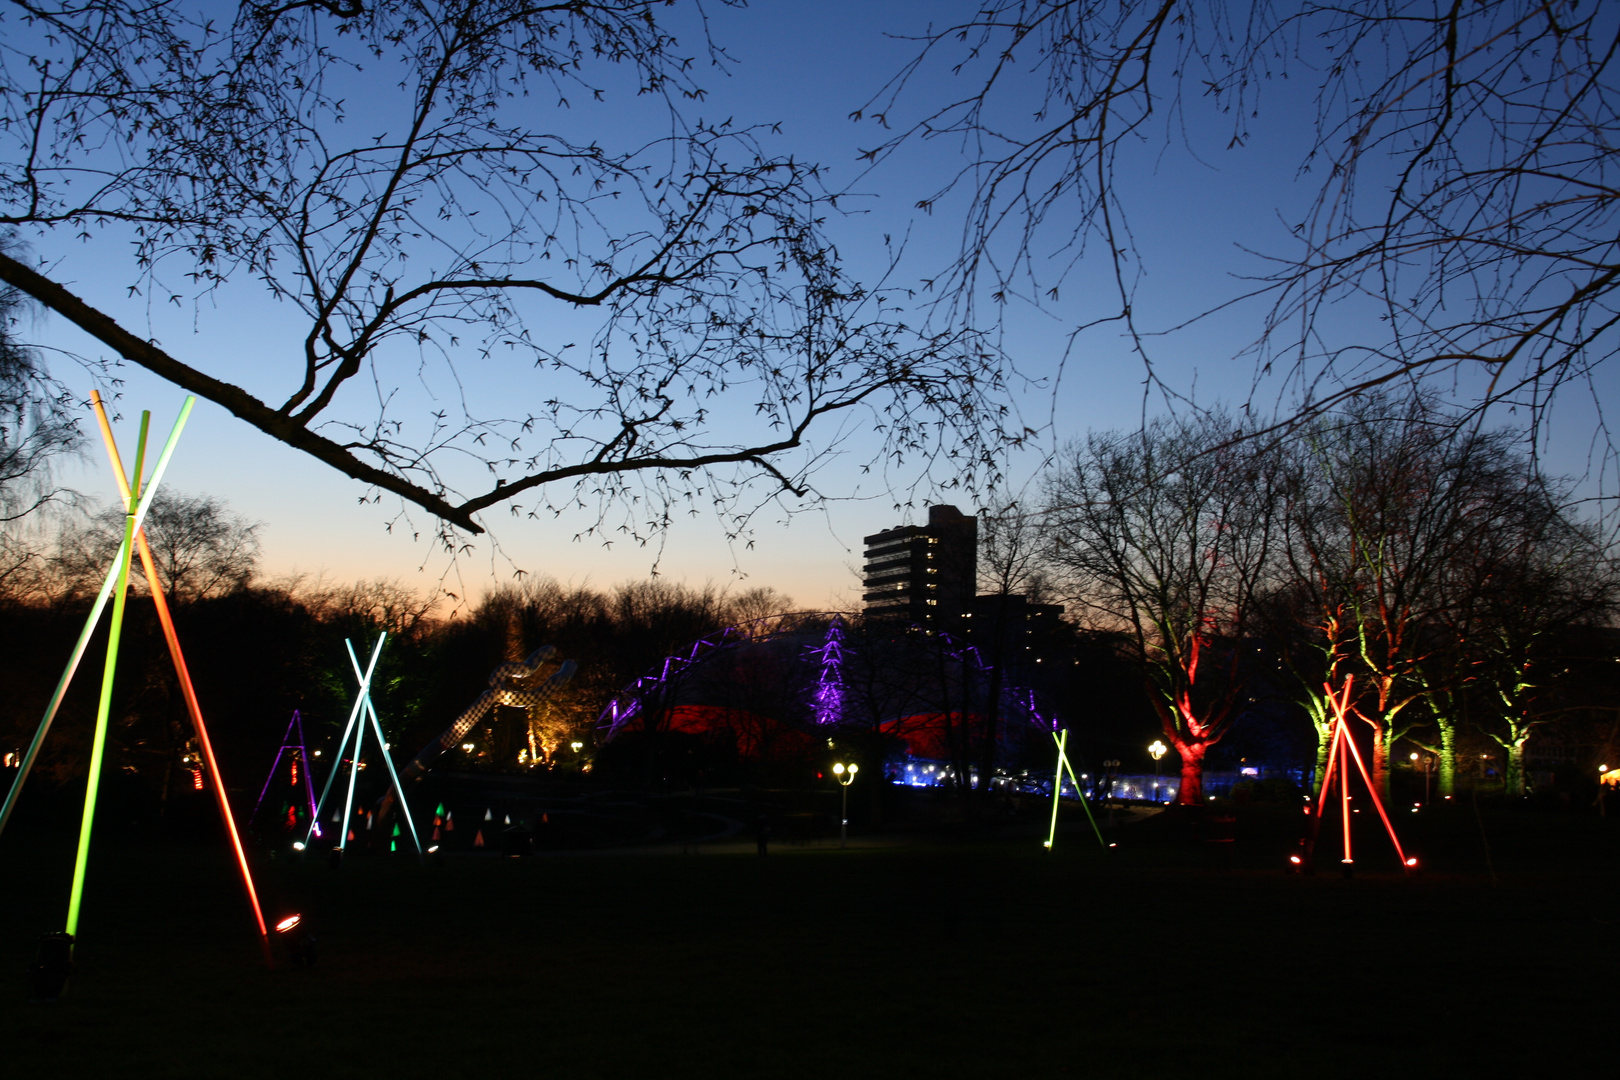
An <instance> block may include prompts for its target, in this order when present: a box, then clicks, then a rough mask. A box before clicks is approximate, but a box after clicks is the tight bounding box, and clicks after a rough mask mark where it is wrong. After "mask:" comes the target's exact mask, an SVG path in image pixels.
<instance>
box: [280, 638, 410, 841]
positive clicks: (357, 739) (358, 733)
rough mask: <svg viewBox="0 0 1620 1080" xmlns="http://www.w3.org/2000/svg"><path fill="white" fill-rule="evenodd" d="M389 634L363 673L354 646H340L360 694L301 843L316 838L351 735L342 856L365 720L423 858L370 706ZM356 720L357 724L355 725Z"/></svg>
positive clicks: (379, 640)
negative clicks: (316, 831)
mask: <svg viewBox="0 0 1620 1080" xmlns="http://www.w3.org/2000/svg"><path fill="white" fill-rule="evenodd" d="M386 640H388V635H387V634H386V633H385V634H380V635H378V637H377V646H376V648H374V649H372V650H371V662H370V663H369V664H367V665H366V669H365V671H363V672H362V671H361V670H360V660H359V658H358V657H356V656H355V654H354V643H353V642H351V641H349V640H348V639H347V638H345V639H344V641H343V644H344V646H345V647H346V648H347V649H348V650H349V663H350V664H351V665H352V666H353V667H354V677H355V678H356V679H358V680H359V681H360V691H359V693H358V694H356V695H355V699H354V708H352V709H350V710H349V722H348V723H347V724H346V725H344V728H343V738H342V739H340V740H338V748H337V754H336V755H335V756H334V757H333V758H332V771H331V772H330V773H328V774H327V777H326V786H325V787H324V788H322V789H321V799H320V802H318V803H316V805H315V812H314V813H313V814H311V815H310V818H309V832H307V833H306V834H305V835H304V844H305V845H306V846H307V845H308V844H309V841H310V837H312V836H314V835H315V830H316V828H318V827H319V824H320V816H321V810H322V809H323V808H324V807H325V806H326V797H327V796H328V795H329V794H331V792H332V781H333V780H336V779H337V774H338V773H339V772H340V771H341V770H342V765H343V749H344V747H346V746H347V745H348V744H349V735H350V734H351V733H352V734H353V735H354V750H353V753H352V755H351V756H350V758H349V797H348V798H347V799H346V800H345V801H344V803H343V827H342V830H341V831H340V832H339V833H338V838H337V847H336V848H335V849H334V850H336V851H337V852H339V854H340V857H341V853H342V852H344V851H347V850H348V843H349V814H350V813H351V812H352V811H353V810H354V784H355V780H356V779H358V778H359V775H360V750H361V747H362V745H363V744H364V742H365V738H366V717H370V719H371V728H372V731H374V732H375V733H376V736H377V747H378V749H379V750H380V751H381V753H382V759H383V764H384V765H386V766H387V767H388V780H389V783H390V784H392V785H393V791H394V794H395V795H397V796H398V797H399V806H400V809H401V810H402V811H403V812H404V814H405V825H406V827H407V828H408V829H409V830H410V833H411V843H413V844H415V845H416V856H417V858H419V859H420V858H422V841H421V839H420V838H418V837H417V835H416V825H415V823H414V822H412V821H411V808H410V806H409V804H407V803H406V801H405V792H404V791H403V790H401V788H400V786H399V774H398V773H397V772H395V771H394V759H393V758H392V757H391V756H389V753H388V750H389V747H388V742H387V740H386V739H384V738H383V732H382V722H381V721H379V720H378V719H377V708H376V706H375V705H373V704H372V703H371V677H372V675H373V674H374V673H375V672H376V670H377V658H378V657H379V656H381V655H382V647H383V642H384V641H386ZM356 720H358V721H359V723H356Z"/></svg>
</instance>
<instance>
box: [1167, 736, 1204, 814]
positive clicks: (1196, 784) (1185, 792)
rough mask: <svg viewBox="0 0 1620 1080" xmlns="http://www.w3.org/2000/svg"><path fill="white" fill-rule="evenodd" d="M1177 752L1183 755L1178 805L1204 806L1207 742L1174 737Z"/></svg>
mask: <svg viewBox="0 0 1620 1080" xmlns="http://www.w3.org/2000/svg"><path fill="white" fill-rule="evenodd" d="M1172 741H1174V742H1175V745H1176V753H1178V754H1180V755H1181V790H1180V791H1178V792H1176V805H1177V806H1202V805H1203V804H1204V752H1205V751H1206V750H1208V749H1209V745H1208V744H1207V743H1195V742H1187V741H1185V740H1183V739H1179V738H1177V739H1173V740H1172Z"/></svg>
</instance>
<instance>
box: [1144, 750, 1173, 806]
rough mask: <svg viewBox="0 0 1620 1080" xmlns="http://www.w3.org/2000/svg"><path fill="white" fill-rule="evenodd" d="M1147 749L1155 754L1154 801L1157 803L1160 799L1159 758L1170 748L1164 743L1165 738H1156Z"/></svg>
mask: <svg viewBox="0 0 1620 1080" xmlns="http://www.w3.org/2000/svg"><path fill="white" fill-rule="evenodd" d="M1147 750H1148V753H1150V754H1152V755H1153V801H1154V802H1155V803H1157V802H1158V801H1159V759H1160V758H1162V757H1164V755H1165V754H1167V753H1169V752H1170V748H1169V747H1168V746H1166V745H1164V740H1163V739H1154V740H1153V744H1152V745H1151V746H1149V747H1148V748H1147Z"/></svg>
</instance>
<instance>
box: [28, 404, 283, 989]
mask: <svg viewBox="0 0 1620 1080" xmlns="http://www.w3.org/2000/svg"><path fill="white" fill-rule="evenodd" d="M196 400H197V399H196V398H194V397H187V398H186V400H185V403H184V404H183V405H182V406H181V408H180V415H179V416H178V417H177V418H176V420H175V422H174V427H173V429H172V430H171V431H170V432H169V439H168V442H167V443H165V444H164V447H163V452H162V453H161V454H160V455H159V457H158V461H157V465H156V467H155V468H154V469H153V470H152V475H151V477H150V478H149V479H147V481H146V483H145V485H144V486H143V485H142V483H141V481H142V473H143V471H144V468H145V461H146V435H147V428H148V425H149V424H150V421H151V413H148V412H143V413H142V414H141V423H140V434H139V436H138V439H137V442H136V447H135V471H134V474H133V476H128V475H126V474H125V472H124V465H123V459H122V457H121V456H120V455H119V453H118V444H117V441H116V440H115V439H114V438H113V433H112V425H111V424H110V423H109V422H108V419H107V410H106V407H105V406H104V405H103V403H102V401H101V395H100V394H99V393H98V392H96V391H91V394H90V403H91V406H92V407H93V408H94V409H95V413H96V422H97V424H98V426H99V428H100V431H101V438H102V442H103V443H104V444H105V446H106V450H107V457H108V460H109V462H110V463H111V465H112V471H113V477H114V479H115V480H116V481H117V485H118V491H119V494H120V496H121V497H122V499H123V503H124V537H123V542H122V543H121V544H120V545H119V548H118V555H117V556H116V557H115V558H114V560H113V565H112V566H110V567H108V569H107V577H106V580H105V581H104V582H103V584H102V586H101V592H100V593H99V594H98V595H97V597H96V601H95V603H94V604H93V605H92V606H91V609H90V615H89V617H88V618H87V619H86V620H85V624H84V629H83V631H82V632H81V633H80V635H79V640H78V642H77V643H76V644H75V645H74V648H73V653H72V655H71V656H70V657H69V659H68V663H67V668H66V670H64V671H63V673H62V678H61V680H60V681H59V682H58V683H57V686H56V692H55V693H54V694H53V695H52V696H51V700H50V704H49V705H47V706H46V710H45V716H44V718H43V719H42V720H41V721H40V725H39V729H38V731H37V732H36V733H35V735H34V740H33V742H32V743H31V744H30V745H29V747H28V752H27V753H26V754H25V755H24V756H23V760H22V762H21V766H20V768H19V769H18V770H17V776H16V778H15V779H14V780H13V781H12V785H11V790H10V792H9V793H8V794H7V796H6V801H5V804H4V806H3V807H0V830H3V829H4V828H5V825H6V822H7V821H9V820H10V818H11V812H12V810H13V809H15V808H16V805H17V799H18V797H19V795H20V794H21V792H22V786H23V782H24V781H25V780H27V778H28V773H29V770H30V769H32V768H33V765H34V761H35V759H36V758H37V757H38V756H39V749H40V747H41V745H43V744H44V742H45V736H46V734H47V733H48V732H49V731H50V728H51V722H52V721H53V720H55V719H56V714H57V711H58V710H59V709H60V708H61V705H62V699H63V697H64V696H65V695H66V693H67V690H68V686H69V684H70V683H71V682H72V681H73V675H74V673H75V672H76V671H77V670H78V666H79V662H80V660H82V659H83V658H84V653H85V650H86V648H87V647H88V646H89V644H90V637H91V635H92V634H93V633H94V631H95V628H96V625H97V623H99V622H100V620H101V613H102V612H103V611H104V610H105V609H106V606H107V601H108V599H109V598H110V599H112V601H113V615H112V623H111V625H110V627H109V630H108V636H107V658H106V662H105V664H104V666H103V669H102V678H101V696H100V698H99V699H98V701H97V706H96V727H95V734H94V736H93V741H92V743H91V748H90V775H89V778H88V780H87V781H86V784H85V796H84V813H83V816H82V817H81V819H80V822H79V846H78V851H77V854H76V855H75V857H74V863H73V886H72V891H71V893H70V894H69V898H68V918H67V932H66V947H67V949H68V951H69V955H71V949H72V947H73V943H74V941H75V939H76V937H77V934H78V928H79V912H80V908H81V902H82V900H83V896H84V883H85V876H86V871H87V868H88V862H89V852H90V837H91V834H92V831H93V828H94V823H95V813H96V795H97V791H98V789H99V787H100V781H101V770H102V765H103V762H104V759H105V756H106V743H107V728H108V724H109V719H110V714H111V710H112V691H113V683H114V677H115V674H116V671H117V665H118V646H119V640H120V636H121V633H122V630H123V623H124V611H125V608H126V606H127V601H128V593H129V575H130V566H131V563H132V562H133V559H134V556H135V554H136V553H139V555H140V557H141V567H142V570H143V571H144V572H145V574H146V581H147V585H148V587H149V588H150V590H151V593H152V603H153V605H154V606H155V607H156V609H157V616H158V622H159V623H160V624H161V625H162V627H163V636H164V639H165V640H166V642H167V643H168V647H169V657H170V659H171V660H172V661H173V662H174V670H175V675H176V676H177V678H178V679H179V682H180V690H181V693H182V695H183V696H184V698H185V702H186V711H187V712H188V713H190V715H191V722H192V725H193V727H194V728H195V729H196V732H197V740H198V743H199V748H200V750H201V756H202V761H203V763H204V764H205V766H206V768H207V770H208V771H209V772H210V773H212V774H213V777H214V784H213V788H214V798H215V800H216V801H217V802H218V804H219V812H220V817H221V819H222V820H223V821H224V824H225V831H226V834H227V836H228V837H229V838H230V842H231V847H232V849H233V850H234V852H235V855H236V861H237V865H238V867H239V868H240V870H241V873H242V884H243V886H244V887H245V888H246V891H247V895H248V902H249V904H250V905H251V906H252V908H253V916H254V919H255V920H256V921H257V923H258V928H259V940H260V944H261V947H262V948H263V951H264V956H265V962H266V963H269V962H270V947H269V935H268V931H267V929H266V927H265V922H264V912H263V911H262V909H261V908H260V906H259V897H258V892H257V890H256V889H255V888H254V885H253V875H252V872H251V871H250V870H249V869H248V864H247V856H246V855H245V854H244V852H243V850H242V840H241V837H240V835H239V834H238V833H237V829H236V819H235V817H234V816H233V815H232V813H231V806H230V801H229V799H228V798H227V796H226V793H225V783H224V780H223V778H222V777H221V775H220V772H219V763H218V762H217V761H216V760H215V758H214V748H213V744H212V742H211V741H210V740H209V738H208V726H207V724H205V723H204V722H203V715H202V708H201V706H200V705H199V704H198V702H197V693H196V690H195V689H194V688H193V686H192V683H191V673H190V670H189V669H188V668H187V666H186V658H185V654H184V653H183V652H182V651H181V648H180V638H179V635H178V634H176V632H175V629H174V619H173V617H172V615H171V614H170V612H169V605H168V601H167V600H166V599H165V597H164V595H163V587H162V583H161V582H160V581H159V579H158V575H157V567H156V563H155V561H154V560H153V558H152V550H151V548H150V546H149V545H148V544H147V542H146V534H145V532H144V530H143V529H142V522H143V520H144V519H145V517H146V513H147V511H148V510H149V509H150V508H151V504H152V499H153V496H155V495H156V494H157V489H158V484H159V482H160V481H161V480H162V478H163V473H164V472H165V471H166V470H167V469H168V465H169V460H170V458H171V457H172V456H173V454H174V449H175V446H176V444H177V443H178V442H179V439H180V432H181V430H182V429H183V428H184V427H185V423H186V420H187V418H188V417H189V416H190V415H191V410H192V407H193V406H194V405H195V404H196ZM65 978H66V976H65V973H64V975H63V979H64V980H65ZM58 989H59V988H58Z"/></svg>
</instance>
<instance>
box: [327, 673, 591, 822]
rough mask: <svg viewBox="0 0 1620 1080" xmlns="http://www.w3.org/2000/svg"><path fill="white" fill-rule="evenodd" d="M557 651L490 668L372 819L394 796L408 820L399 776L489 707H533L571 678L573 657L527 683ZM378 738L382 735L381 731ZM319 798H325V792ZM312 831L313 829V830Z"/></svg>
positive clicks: (430, 758) (381, 817)
mask: <svg viewBox="0 0 1620 1080" xmlns="http://www.w3.org/2000/svg"><path fill="white" fill-rule="evenodd" d="M556 653H557V648H556V646H554V645H542V646H540V648H538V649H536V650H535V651H534V652H532V653H530V654H529V658H528V659H527V660H521V661H518V660H514V661H509V662H507V663H505V664H502V665H500V666H499V667H497V668H496V669H495V670H494V671H492V672H490V673H489V689H487V690H485V691H484V692H483V693H482V694H480V695H478V698H477V700H476V701H474V702H473V703H472V704H471V705H469V706H467V708H466V709H464V710H463V711H462V713H461V715H460V716H458V717H456V719H455V721H454V722H452V723H451V725H450V726H449V727H447V728H445V729H444V733H443V734H442V735H440V736H439V737H438V738H437V739H434V740H433V741H432V742H430V743H428V744H427V745H426V746H425V747H423V748H422V751H421V753H419V754H417V755H416V756H415V757H414V758H412V759H411V760H410V761H409V762H408V763H406V765H405V768H404V769H402V770H400V773H399V776H397V777H395V778H394V785H393V787H392V788H390V789H389V790H388V791H386V792H384V793H383V796H382V798H381V799H379V800H378V801H377V805H376V808H375V810H374V811H373V814H372V819H373V821H374V822H378V823H382V824H384V825H386V824H387V822H388V820H389V817H390V816H391V815H392V814H393V811H394V801H395V797H396V796H397V797H398V800H399V805H400V809H401V810H403V811H404V813H405V817H406V820H407V821H409V820H410V807H408V806H406V805H405V792H404V790H403V788H401V786H400V782H401V781H402V780H415V779H420V778H421V777H423V776H425V775H426V774H427V771H428V770H429V769H431V768H433V764H434V762H436V761H438V760H439V758H440V757H441V756H442V755H443V754H444V752H445V751H446V750H448V749H450V748H451V747H452V746H455V745H456V744H458V743H459V742H461V740H462V739H463V738H464V737H465V736H466V734H467V732H469V731H471V730H472V729H473V727H474V726H476V725H477V724H478V723H479V721H481V720H483V719H484V717H486V716H488V715H489V712H490V710H491V709H493V708H495V706H497V705H510V706H513V707H515V708H520V709H532V708H535V707H537V706H540V705H544V704H545V703H546V702H547V701H549V700H551V695H553V694H555V693H556V692H557V690H558V689H559V688H560V687H561V686H563V684H565V683H567V682H568V680H569V679H572V678H573V677H574V672H575V671H577V670H578V669H579V665H578V664H576V663H575V662H574V661H572V660H564V661H563V662H562V663H561V664H560V665H558V667H557V670H556V671H554V672H552V673H551V676H550V677H549V678H547V679H546V680H545V681H544V682H542V683H540V684H539V685H538V686H530V685H527V684H528V682H529V681H530V680H531V679H533V678H534V677H535V675H536V674H538V673H539V671H540V669H541V667H543V666H544V665H545V664H546V662H547V661H549V660H550V659H551V658H552V657H553V656H555V655H556ZM378 738H379V740H380V739H381V735H380V734H379V736H378ZM383 756H384V757H385V758H386V757H387V753H386V752H385V753H384V755H383ZM340 760H341V757H340ZM389 769H390V770H392V769H393V765H392V763H390V764H389ZM335 771H336V769H335V768H334V772H335ZM327 785H328V786H330V785H331V780H330V779H328V780H327ZM322 799H323V801H324V799H325V796H324V795H323V796H322ZM349 799H350V802H351V803H352V802H353V801H354V791H353V785H352V783H351V785H350V794H349ZM348 829H349V827H348V822H347V820H345V822H344V825H343V836H342V837H340V838H339V842H340V843H341V842H342V841H343V840H344V839H346V838H347V836H348ZM311 831H312V832H313V830H311ZM411 835H412V838H413V839H414V838H415V835H416V832H415V829H414V827H413V828H412V831H411ZM417 850H419V851H420V850H421V845H420V844H418V845H417Z"/></svg>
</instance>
